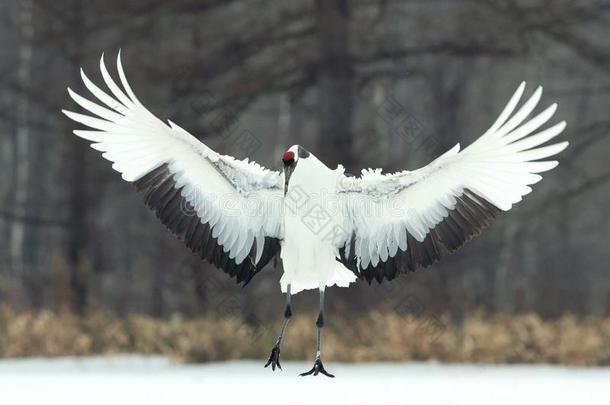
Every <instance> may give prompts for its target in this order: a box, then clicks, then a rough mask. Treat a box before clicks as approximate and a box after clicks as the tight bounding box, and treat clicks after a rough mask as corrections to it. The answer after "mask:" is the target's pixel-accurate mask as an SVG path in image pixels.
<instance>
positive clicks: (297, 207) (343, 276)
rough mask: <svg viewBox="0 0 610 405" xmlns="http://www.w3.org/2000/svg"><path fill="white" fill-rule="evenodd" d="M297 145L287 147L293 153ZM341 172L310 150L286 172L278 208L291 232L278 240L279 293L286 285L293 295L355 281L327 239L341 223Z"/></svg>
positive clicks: (347, 284) (337, 251)
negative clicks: (288, 174) (281, 272)
mask: <svg viewBox="0 0 610 405" xmlns="http://www.w3.org/2000/svg"><path fill="white" fill-rule="evenodd" d="M296 149H298V146H293V147H292V148H291V150H295V153H296ZM342 176H343V172H342V170H340V169H336V170H331V169H330V168H328V167H327V166H326V165H325V164H324V163H322V162H321V161H320V160H318V159H317V158H316V157H315V156H313V155H311V154H310V156H309V157H308V158H307V164H306V165H305V164H304V165H303V166H302V167H300V168H299V170H296V171H295V172H294V173H293V174H292V175H291V177H290V182H289V185H288V188H287V190H286V194H285V200H284V213H283V214H284V229H289V230H290V232H285V236H284V239H283V241H282V242H281V246H282V250H281V257H282V264H283V268H284V275H283V276H282V278H281V281H280V283H281V286H282V291H283V292H286V288H287V285H288V284H291V285H292V293H293V294H296V293H298V292H300V291H303V290H307V289H324V288H326V287H331V286H333V285H337V286H339V287H348V286H349V284H350V283H352V282H354V281H356V275H355V274H354V273H353V272H352V271H350V270H349V269H347V268H346V267H345V266H344V265H343V264H342V263H341V262H340V261H339V260H337V258H339V250H338V247H337V245H336V244H335V243H329V242H330V241H331V240H330V239H331V238H332V236H333V235H332V233H333V230H337V229H338V228H337V226H340V224H339V221H338V219H339V218H338V216H337V215H338V213H340V212H341V204H342V201H341V200H339V198H338V196H337V194H338V193H337V185H338V184H339V183H340V181H341V178H342Z"/></svg>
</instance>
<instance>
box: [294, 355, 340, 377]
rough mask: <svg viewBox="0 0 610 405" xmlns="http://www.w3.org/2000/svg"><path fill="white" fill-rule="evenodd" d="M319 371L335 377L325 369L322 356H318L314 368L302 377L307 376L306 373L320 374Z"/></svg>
mask: <svg viewBox="0 0 610 405" xmlns="http://www.w3.org/2000/svg"><path fill="white" fill-rule="evenodd" d="M319 373H322V374H324V375H325V376H327V377H330V378H335V376H334V375H333V374H330V373H329V372H328V371H326V370H325V369H324V364H322V360H320V358H319V357H318V358H316V362H315V363H314V364H313V368H312V369H311V370H309V371H308V372H306V373H303V374H301V377H305V376H306V375H312V374H313V375H318V374H319Z"/></svg>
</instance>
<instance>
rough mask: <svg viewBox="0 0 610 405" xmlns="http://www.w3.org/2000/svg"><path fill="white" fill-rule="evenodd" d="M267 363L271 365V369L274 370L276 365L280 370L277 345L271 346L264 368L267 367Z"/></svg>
mask: <svg viewBox="0 0 610 405" xmlns="http://www.w3.org/2000/svg"><path fill="white" fill-rule="evenodd" d="M269 365H271V369H272V370H273V371H275V367H276V366H277V368H279V369H280V370H281V369H282V365H281V364H280V347H279V346H278V345H275V346H273V349H271V355H270V356H269V360H268V361H267V364H265V368H267V367H269Z"/></svg>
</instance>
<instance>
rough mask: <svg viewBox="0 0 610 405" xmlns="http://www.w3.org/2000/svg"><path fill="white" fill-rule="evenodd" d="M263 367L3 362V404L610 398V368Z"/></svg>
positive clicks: (160, 361) (114, 360) (153, 361)
mask: <svg viewBox="0 0 610 405" xmlns="http://www.w3.org/2000/svg"><path fill="white" fill-rule="evenodd" d="M263 363H264V362H262V361H239V362H229V363H215V364H207V365H180V364H173V363H171V362H170V361H168V360H166V359H164V358H160V357H152V358H151V357H148V358H144V357H110V358H88V359H56V360H46V359H26V360H2V361H0V404H7V405H9V404H10V405H12V404H45V405H47V404H62V405H70V404H79V405H80V404H83V405H94V404H121V405H122V404H146V405H155V404H205V405H207V404H217V403H232V404H233V403H234V404H256V403H264V404H288V405H293V404H308V405H318V404H328V403H331V404H332V403H335V404H342V405H343V404H344V405H353V404H375V403H379V401H382V400H383V401H391V403H392V404H486V405H487V404H522V403H523V404H526V403H527V404H537V405H539V404H554V405H557V404H575V403H579V404H610V368H593V369H580V368H566V367H553V366H473V365H440V364H423V363H420V364H413V363H408V364H399V363H383V364H365V365H352V364H349V365H348V364H337V363H332V362H329V363H328V364H325V365H326V366H327V367H326V368H327V369H328V370H329V371H330V372H333V373H335V374H336V375H337V377H336V378H335V379H329V378H326V377H323V376H319V377H298V376H297V374H298V373H299V372H302V371H305V370H307V369H309V368H310V367H311V364H309V363H296V362H288V361H286V362H284V364H283V367H284V370H283V371H276V372H275V373H273V372H271V370H270V369H263V367H262V365H263ZM330 401H334V402H330Z"/></svg>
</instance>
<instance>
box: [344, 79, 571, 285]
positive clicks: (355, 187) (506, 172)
mask: <svg viewBox="0 0 610 405" xmlns="http://www.w3.org/2000/svg"><path fill="white" fill-rule="evenodd" d="M524 87H525V83H522V84H521V86H519V88H518V89H517V91H516V92H515V94H514V95H513V97H512V98H511V100H510V101H509V102H508V104H507V105H506V107H505V109H504V110H503V112H502V113H501V114H500V116H499V117H498V119H497V120H496V122H495V123H494V124H493V125H492V126H491V128H490V129H489V130H488V131H487V132H486V133H485V134H483V135H482V136H481V137H480V138H479V139H477V140H476V141H475V142H474V143H472V144H471V145H470V146H468V147H467V148H465V149H464V150H462V151H460V146H459V144H458V145H456V146H455V147H454V148H453V149H451V150H449V151H448V152H446V153H444V154H443V155H441V156H439V157H438V158H437V159H435V160H434V161H432V162H431V163H430V164H428V165H427V166H425V167H423V168H421V169H418V170H415V171H412V172H409V171H404V172H399V173H395V174H382V173H381V171H380V170H375V171H371V170H368V171H363V174H362V176H361V177H359V178H349V177H344V178H342V179H341V181H340V183H339V186H338V191H339V194H340V195H343V197H344V198H343V200H344V209H343V212H344V218H343V228H344V232H342V234H343V235H345V236H344V237H343V240H339V241H338V243H337V244H338V247H339V249H340V260H341V261H342V262H343V263H344V264H345V265H346V266H347V267H348V268H350V269H351V270H352V271H353V272H354V273H356V274H357V275H358V276H360V277H362V278H365V279H367V280H368V281H369V282H371V280H372V279H374V278H375V279H377V280H378V281H379V282H381V281H382V280H383V279H384V278H387V279H393V278H394V277H395V276H396V275H397V274H398V273H400V272H406V271H414V270H416V269H418V268H424V267H427V266H429V265H430V264H432V263H433V262H435V261H436V260H438V259H439V258H440V257H442V256H443V255H444V254H445V253H448V252H453V251H455V250H456V249H458V248H459V247H460V246H462V245H463V244H464V243H465V242H466V241H468V240H469V239H471V238H472V237H473V236H475V235H477V234H478V233H480V231H481V230H482V229H483V228H484V227H485V226H487V225H488V224H489V223H490V222H491V220H492V219H493V218H495V217H496V216H497V214H498V213H499V212H500V211H508V210H509V209H510V208H511V207H512V206H513V204H515V203H517V202H519V201H521V198H522V196H524V195H526V194H528V193H529V192H530V191H531V188H530V187H529V186H530V185H532V184H534V183H536V182H538V181H540V180H541V179H542V177H541V176H540V175H539V174H538V173H541V172H544V171H547V170H550V169H552V168H554V167H555V166H556V165H557V162H556V161H552V160H551V161H549V160H546V159H547V158H549V157H551V156H553V155H555V154H557V153H559V152H561V151H562V150H563V149H565V148H566V146H567V145H568V143H567V142H560V143H556V144H552V145H548V146H541V145H542V144H543V143H545V142H547V141H549V140H550V139H552V138H554V137H555V136H557V135H559V134H560V133H561V132H562V131H563V129H564V128H565V126H566V124H565V122H560V123H558V124H555V125H553V126H551V127H549V128H546V129H544V130H541V131H538V129H539V128H540V127H541V126H542V125H544V124H545V123H546V122H547V121H548V120H549V119H550V118H551V117H552V116H553V114H554V113H555V110H556V108H557V105H556V104H553V105H551V106H550V107H548V108H547V109H546V110H544V111H543V112H541V113H540V114H538V115H536V116H535V117H533V118H532V119H530V120H527V119H526V118H527V117H528V116H529V115H530V114H531V113H532V111H533V110H534V108H535V107H536V105H537V104H538V101H539V100H540V97H541V95H542V88H540V87H539V88H538V89H537V90H536V91H535V92H534V94H533V95H532V97H531V98H530V99H529V100H528V101H526V102H525V103H524V104H523V105H522V107H521V108H520V109H519V110H518V111H517V112H516V113H515V114H514V115H513V112H514V110H515V107H516V106H517V104H518V102H519V99H520V98H521V96H522V94H523V90H524Z"/></svg>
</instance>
